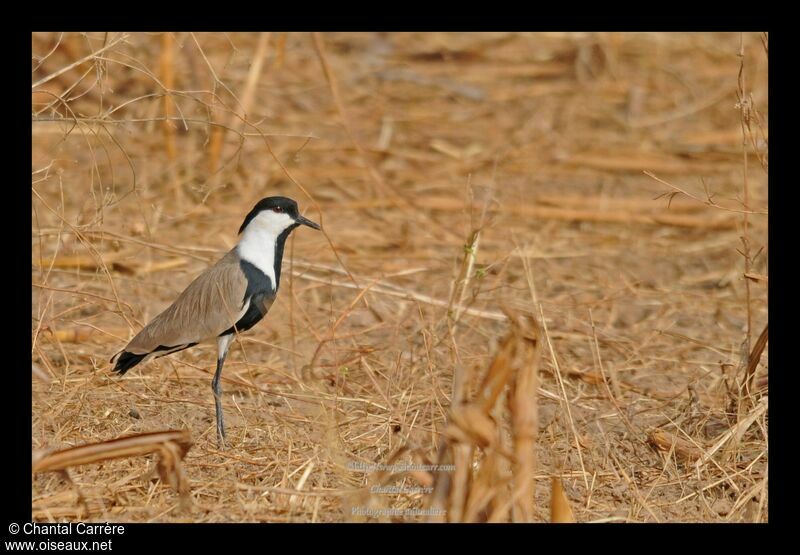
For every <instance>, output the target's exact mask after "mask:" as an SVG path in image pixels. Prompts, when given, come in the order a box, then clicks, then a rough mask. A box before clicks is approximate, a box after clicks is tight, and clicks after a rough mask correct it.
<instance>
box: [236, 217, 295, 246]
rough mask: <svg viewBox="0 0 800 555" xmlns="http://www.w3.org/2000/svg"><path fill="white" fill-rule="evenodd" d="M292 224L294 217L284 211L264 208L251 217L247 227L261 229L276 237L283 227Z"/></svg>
mask: <svg viewBox="0 0 800 555" xmlns="http://www.w3.org/2000/svg"><path fill="white" fill-rule="evenodd" d="M292 224H294V219H292V217H291V216H289V215H288V214H286V213H285V212H273V211H272V210H264V211H263V212H261V213H260V214H259V215H258V216H256V217H255V218H253V221H252V222H250V225H248V226H247V229H250V228H251V227H253V228H256V229H259V230H262V231H264V232H266V233H269V234H270V235H274V236H275V238H276V239H277V238H278V235H280V234H281V233H282V232H283V230H284V229H286V228H287V227H289V226H290V225H292Z"/></svg>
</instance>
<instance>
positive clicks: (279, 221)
mask: <svg viewBox="0 0 800 555" xmlns="http://www.w3.org/2000/svg"><path fill="white" fill-rule="evenodd" d="M294 224H295V221H294V219H293V218H292V217H291V216H289V215H288V214H285V213H283V212H273V211H271V210H264V211H263V212H261V213H260V214H259V215H258V216H256V217H255V218H253V219H252V220H251V221H250V223H249V224H248V225H247V227H246V228H245V229H244V231H243V232H242V238H241V240H240V241H239V256H240V257H241V258H242V259H244V260H247V261H248V262H250V263H251V264H253V265H254V266H255V267H256V268H258V269H259V270H261V271H262V272H264V274H266V275H267V277H269V279H270V280H271V282H272V286H273V287H275V243H276V242H277V241H278V236H279V235H280V234H281V233H283V232H284V231H285V230H286V229H287V228H289V227H291V226H292V225H294Z"/></svg>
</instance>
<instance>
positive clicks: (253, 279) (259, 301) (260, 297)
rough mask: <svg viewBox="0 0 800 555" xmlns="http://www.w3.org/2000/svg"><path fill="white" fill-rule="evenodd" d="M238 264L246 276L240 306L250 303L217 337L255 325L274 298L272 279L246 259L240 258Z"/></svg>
mask: <svg viewBox="0 0 800 555" xmlns="http://www.w3.org/2000/svg"><path fill="white" fill-rule="evenodd" d="M239 266H240V267H241V268H242V272H243V273H244V275H245V278H247V290H246V291H245V293H244V298H243V299H242V306H245V305H247V303H248V302H249V303H250V304H249V305H248V306H247V311H246V312H245V313H244V315H243V316H242V317H241V318H239V321H238V322H236V323H235V324H234V325H233V326H231V327H230V328H228V329H226V330H225V331H223V332H222V333H221V334H219V337H222V336H223V335H229V334H231V333H234V332H235V331H237V330H238V331H240V332H242V331H245V330H249V329H250V328H252V327H253V326H255V325H256V324H257V323H258V322H259V321H261V319H262V318H263V317H264V315H265V314H266V313H267V310H268V308H269V305H270V304H271V303H270V302H269V301H270V300H271V299H274V298H275V293H276V291H275V288H274V287H273V286H272V280H270V279H269V276H267V274H265V273H264V272H262V271H261V270H259V269H258V268H257V267H256V266H255V265H253V264H251V263H250V262H247V261H246V260H242V261H241V262H240V263H239Z"/></svg>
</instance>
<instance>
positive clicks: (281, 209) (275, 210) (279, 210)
mask: <svg viewBox="0 0 800 555" xmlns="http://www.w3.org/2000/svg"><path fill="white" fill-rule="evenodd" d="M272 211H273V212H283V208H281V207H280V206H276V207H275V208H273V209H272Z"/></svg>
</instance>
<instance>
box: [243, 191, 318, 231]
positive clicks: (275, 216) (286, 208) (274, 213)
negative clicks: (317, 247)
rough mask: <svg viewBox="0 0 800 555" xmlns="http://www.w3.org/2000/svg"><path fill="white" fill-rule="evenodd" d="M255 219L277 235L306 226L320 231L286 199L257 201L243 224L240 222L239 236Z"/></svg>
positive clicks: (268, 198) (294, 203) (270, 198)
mask: <svg viewBox="0 0 800 555" xmlns="http://www.w3.org/2000/svg"><path fill="white" fill-rule="evenodd" d="M256 218H258V220H259V223H261V224H263V225H266V226H269V227H270V228H273V229H275V231H276V232H277V233H280V232H281V231H282V230H284V229H288V228H294V227H297V226H298V225H307V226H308V227H312V228H314V229H320V227H319V224H317V223H314V222H312V221H311V220H309V219H308V218H305V217H303V216H301V215H300V212H299V211H298V209H297V203H296V202H295V201H293V200H292V199H290V198H287V197H267V198H263V199H261V200H260V201H258V203H256V205H255V206H254V207H253V209H252V210H251V211H250V213H249V214H247V216H246V217H245V219H244V222H242V226H241V227H240V228H239V234H241V233H242V232H243V231H244V230H245V229H246V228H247V226H249V225H250V223H251V222H253V220H255V219H256Z"/></svg>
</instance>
